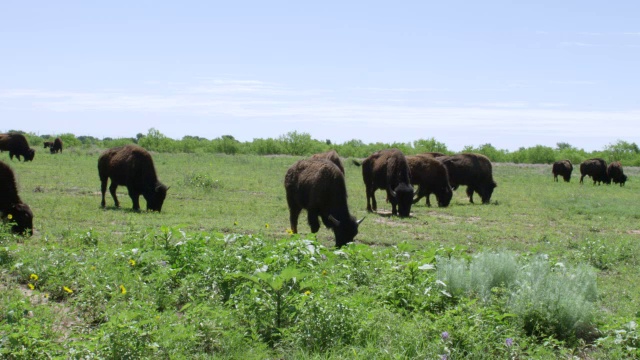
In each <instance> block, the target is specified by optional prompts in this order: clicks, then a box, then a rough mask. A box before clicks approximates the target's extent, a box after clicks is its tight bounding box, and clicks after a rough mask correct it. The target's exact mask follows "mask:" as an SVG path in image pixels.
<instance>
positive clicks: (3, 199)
mask: <svg viewBox="0 0 640 360" xmlns="http://www.w3.org/2000/svg"><path fill="white" fill-rule="evenodd" d="M0 218H2V222H12V223H14V224H13V225H12V226H11V231H12V232H14V233H17V234H29V235H31V234H33V213H32V212H31V209H30V208H29V205H27V204H25V203H23V202H22V200H20V196H18V187H17V185H16V179H15V176H14V174H13V170H11V168H10V167H9V166H8V165H7V164H5V163H4V162H2V161H0Z"/></svg>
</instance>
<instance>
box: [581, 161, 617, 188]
mask: <svg viewBox="0 0 640 360" xmlns="http://www.w3.org/2000/svg"><path fill="white" fill-rule="evenodd" d="M580 175H581V176H580V184H582V180H583V179H584V177H585V176H591V178H592V179H593V185H595V184H596V182H597V183H598V185H600V183H601V182H603V183H605V184H611V178H610V177H609V175H608V174H607V162H606V161H604V160H603V159H600V158H594V159H589V160H585V161H583V162H582V163H581V164H580Z"/></svg>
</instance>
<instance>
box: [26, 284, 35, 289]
mask: <svg viewBox="0 0 640 360" xmlns="http://www.w3.org/2000/svg"><path fill="white" fill-rule="evenodd" d="M27 286H28V287H29V289H31V290H33V289H35V288H36V287H35V286H33V284H31V283H29V284H27Z"/></svg>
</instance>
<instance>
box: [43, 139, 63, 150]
mask: <svg viewBox="0 0 640 360" xmlns="http://www.w3.org/2000/svg"><path fill="white" fill-rule="evenodd" d="M44 148H45V149H46V148H49V150H50V151H51V153H52V154H55V153H57V152H58V151H59V152H62V139H60V138H59V137H58V138H56V139H55V140H53V141H45V142H44Z"/></svg>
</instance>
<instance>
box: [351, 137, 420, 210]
mask: <svg viewBox="0 0 640 360" xmlns="http://www.w3.org/2000/svg"><path fill="white" fill-rule="evenodd" d="M354 163H355V164H356V165H362V179H363V180H364V185H365V188H366V192H367V211H370V212H373V211H376V210H377V207H378V206H377V202H376V198H375V196H374V193H375V191H376V190H377V189H385V190H386V191H387V199H388V200H389V201H390V202H391V214H392V215H400V216H402V217H406V216H409V214H410V212H411V205H412V204H413V187H411V175H410V174H409V164H407V159H406V158H405V156H404V154H403V153H402V151H400V150H398V149H389V150H380V151H377V152H375V153H373V154H371V155H370V156H369V157H368V158H366V159H364V161H363V162H362V164H360V163H358V162H355V161H354Z"/></svg>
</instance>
